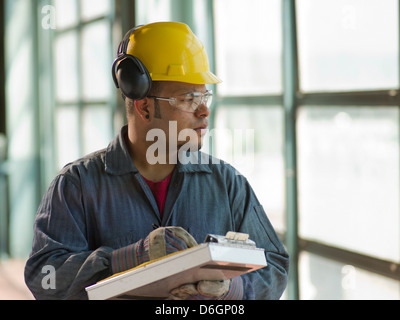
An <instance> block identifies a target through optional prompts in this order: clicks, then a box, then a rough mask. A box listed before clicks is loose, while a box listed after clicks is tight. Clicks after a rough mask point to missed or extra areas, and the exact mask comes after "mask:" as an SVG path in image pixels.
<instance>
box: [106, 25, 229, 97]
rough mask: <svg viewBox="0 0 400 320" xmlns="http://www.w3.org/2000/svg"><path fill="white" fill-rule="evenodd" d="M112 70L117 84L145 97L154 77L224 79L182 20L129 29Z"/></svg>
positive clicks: (195, 81) (131, 94) (190, 80)
mask: <svg viewBox="0 0 400 320" xmlns="http://www.w3.org/2000/svg"><path fill="white" fill-rule="evenodd" d="M124 65H125V66H124ZM120 68H121V69H125V70H126V71H123V70H119V69H120ZM112 73H113V78H114V81H115V84H116V86H117V88H119V87H120V88H121V91H122V92H123V93H124V94H125V95H126V96H128V97H130V98H132V99H141V98H144V97H145V96H146V95H147V94H148V91H149V90H150V87H151V81H179V82H187V83H193V84H215V83H220V82H221V80H220V79H219V78H218V77H217V76H216V75H214V74H213V73H212V72H211V71H210V65H209V61H208V56H207V52H206V50H205V48H204V45H203V44H202V43H201V41H200V40H199V39H198V38H197V37H196V36H195V35H194V34H193V32H192V30H191V29H190V28H189V26H187V25H186V24H184V23H179V22H155V23H150V24H147V25H142V26H139V27H136V28H134V29H133V30H131V31H130V32H128V33H127V35H126V36H125V38H124V40H123V41H122V42H121V44H120V46H119V48H118V58H117V59H116V60H115V61H114V64H113V67H112ZM135 74H136V75H135ZM125 91H126V92H125Z"/></svg>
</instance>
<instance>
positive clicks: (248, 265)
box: [86, 233, 267, 300]
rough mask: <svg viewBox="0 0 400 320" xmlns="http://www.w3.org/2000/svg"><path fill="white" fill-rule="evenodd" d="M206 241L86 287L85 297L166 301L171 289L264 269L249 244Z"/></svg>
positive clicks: (218, 238)
mask: <svg viewBox="0 0 400 320" xmlns="http://www.w3.org/2000/svg"><path fill="white" fill-rule="evenodd" d="M235 234H237V233H235ZM206 240H208V242H206V243H203V244H200V245H197V246H195V247H192V248H189V249H186V250H183V251H179V252H177V253H173V254H171V255H168V256H165V257H163V258H161V259H159V260H155V261H150V262H148V263H145V264H143V265H140V266H138V267H136V268H134V269H130V270H128V271H125V272H122V273H119V274H116V275H114V276H111V277H110V278H107V279H105V280H102V281H100V282H98V283H96V284H94V285H92V286H89V287H86V291H87V294H88V297H89V299H90V300H105V299H166V298H168V295H169V292H170V291H171V290H172V289H175V288H177V287H179V286H181V285H183V284H186V283H196V282H198V281H200V280H224V279H231V278H234V277H237V276H240V275H242V274H245V273H248V272H252V271H255V270H258V269H260V268H264V267H266V266H267V262H266V259H265V254H264V249H259V248H256V247H255V245H254V242H251V240H246V241H242V240H234V239H230V240H229V239H228V240H227V238H226V237H225V238H223V237H221V236H215V235H209V236H208V237H207V239H206ZM225 240H227V241H225ZM249 244H250V245H249Z"/></svg>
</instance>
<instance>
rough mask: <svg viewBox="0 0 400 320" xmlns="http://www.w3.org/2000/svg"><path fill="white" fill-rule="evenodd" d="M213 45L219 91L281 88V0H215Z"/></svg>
mask: <svg viewBox="0 0 400 320" xmlns="http://www.w3.org/2000/svg"><path fill="white" fill-rule="evenodd" d="M214 5H215V37H216V41H215V46H216V68H217V75H218V76H219V77H220V78H221V79H222V80H223V83H221V84H220V85H219V87H218V88H219V91H218V92H219V93H220V94H222V95H262V94H279V93H281V92H282V84H281V82H282V74H281V72H282V70H281V69H282V68H281V60H282V59H281V55H282V33H281V29H282V26H281V24H282V23H281V1H280V0H269V1H265V0H252V1H248V2H246V5H243V1H242V0H216V1H214Z"/></svg>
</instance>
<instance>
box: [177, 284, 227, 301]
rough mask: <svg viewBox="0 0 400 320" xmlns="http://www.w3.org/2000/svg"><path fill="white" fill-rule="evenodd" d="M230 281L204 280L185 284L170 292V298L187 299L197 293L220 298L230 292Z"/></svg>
mask: <svg viewBox="0 0 400 320" xmlns="http://www.w3.org/2000/svg"><path fill="white" fill-rule="evenodd" d="M230 282H231V281H230V280H202V281H199V282H197V283H188V284H184V285H182V286H180V287H178V288H175V289H173V290H172V291H171V292H170V299H173V300H186V299H188V298H189V297H191V296H196V295H200V296H204V297H206V298H212V299H218V297H221V296H223V295H224V294H226V293H227V292H228V290H229V284H230Z"/></svg>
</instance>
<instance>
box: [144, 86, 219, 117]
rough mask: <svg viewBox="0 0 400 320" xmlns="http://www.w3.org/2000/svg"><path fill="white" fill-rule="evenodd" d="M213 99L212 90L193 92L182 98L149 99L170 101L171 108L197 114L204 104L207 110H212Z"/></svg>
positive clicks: (154, 97) (153, 97)
mask: <svg viewBox="0 0 400 320" xmlns="http://www.w3.org/2000/svg"><path fill="white" fill-rule="evenodd" d="M212 97H213V93H212V90H207V91H206V92H205V93H201V92H191V93H188V94H185V95H182V96H178V97H170V98H164V97H156V96H148V98H152V99H156V100H161V101H168V102H169V104H170V105H171V106H173V107H176V108H178V109H181V110H182V111H186V112H196V111H197V109H198V108H199V106H201V105H202V104H204V105H206V106H207V108H210V107H211V103H212Z"/></svg>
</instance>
